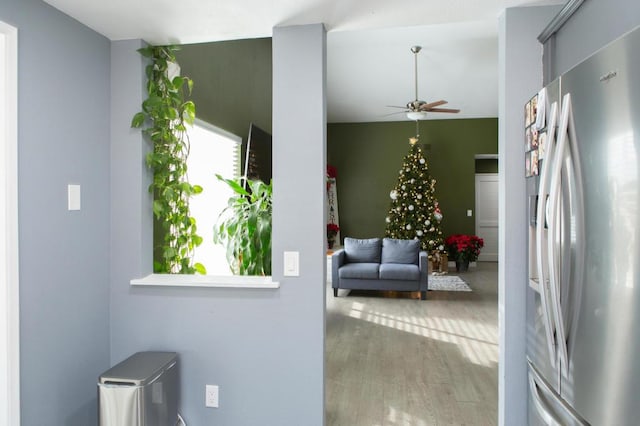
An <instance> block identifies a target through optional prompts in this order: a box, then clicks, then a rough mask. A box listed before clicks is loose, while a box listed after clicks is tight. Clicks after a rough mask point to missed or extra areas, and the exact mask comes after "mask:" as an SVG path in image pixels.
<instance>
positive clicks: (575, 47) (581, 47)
mask: <svg viewBox="0 0 640 426" xmlns="http://www.w3.org/2000/svg"><path fill="white" fill-rule="evenodd" d="M638 25H640V1H638V0H587V1H585V2H584V3H583V4H582V6H580V8H579V9H578V10H577V11H576V13H575V14H574V15H573V16H572V17H571V18H570V19H569V20H568V21H567V22H566V23H565V24H564V26H563V27H562V28H560V30H559V31H558V32H557V33H556V35H555V43H554V44H555V47H554V48H553V50H552V51H551V56H550V58H549V60H550V62H551V70H552V74H553V75H552V79H553V78H555V77H558V76H559V75H561V74H563V73H565V72H566V71H568V70H569V69H571V68H572V67H573V66H575V65H576V64H578V63H580V62H582V61H583V60H584V59H586V58H587V57H589V56H590V55H591V54H592V53H594V52H595V51H597V50H598V49H600V48H601V47H603V46H605V45H606V44H608V43H610V42H611V41H613V40H615V39H616V38H618V37H620V36H621V35H622V34H624V33H626V32H628V31H630V30H632V29H633V28H635V27H637V26H638ZM545 48H549V47H548V46H545Z"/></svg>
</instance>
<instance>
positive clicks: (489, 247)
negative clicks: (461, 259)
mask: <svg viewBox="0 0 640 426" xmlns="http://www.w3.org/2000/svg"><path fill="white" fill-rule="evenodd" d="M476 235H478V236H479V237H480V238H482V239H483V240H484V248H483V249H482V250H481V251H480V256H479V257H478V260H479V261H481V262H497V261H498V174H497V173H477V174H476Z"/></svg>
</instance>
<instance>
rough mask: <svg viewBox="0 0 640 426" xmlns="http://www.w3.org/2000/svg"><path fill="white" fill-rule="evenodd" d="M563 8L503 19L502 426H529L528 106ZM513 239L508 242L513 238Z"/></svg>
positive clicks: (523, 11)
mask: <svg viewBox="0 0 640 426" xmlns="http://www.w3.org/2000/svg"><path fill="white" fill-rule="evenodd" d="M558 9H559V7H558V6H545V7H523V8H510V9H506V10H505V11H504V12H503V14H502V15H500V18H499V27H498V28H499V29H498V38H499V51H498V55H499V56H498V64H499V68H498V72H499V99H498V102H499V105H498V107H499V118H498V157H499V161H498V169H499V174H500V183H499V197H500V199H499V209H500V212H499V222H500V230H499V241H500V242H499V244H500V254H499V270H498V281H499V291H498V310H499V335H500V358H499V368H498V375H499V376H498V386H499V402H498V410H499V424H500V425H504V426H509V425H522V424H525V423H526V413H527V367H526V359H525V332H526V324H525V320H526V312H525V311H526V310H525V302H526V289H527V285H528V278H527V236H526V230H527V223H528V221H527V209H526V201H527V200H526V189H525V177H524V142H523V141H524V114H523V111H524V105H525V103H526V102H527V100H528V99H530V98H531V97H532V96H533V95H534V94H535V93H537V92H538V90H540V88H541V87H542V45H540V43H538V40H537V39H536V37H537V36H538V34H539V33H540V32H541V31H542V29H543V28H544V27H545V26H546V25H547V24H548V23H549V21H550V20H551V19H552V18H553V16H555V14H556V13H557V10H558ZM507 236H508V238H507Z"/></svg>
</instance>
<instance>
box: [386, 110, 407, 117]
mask: <svg viewBox="0 0 640 426" xmlns="http://www.w3.org/2000/svg"><path fill="white" fill-rule="evenodd" d="M407 112H409V111H398V112H391V113H389V114H384V115H381V116H380V117H389V116H390V115H396V114H406V113H407Z"/></svg>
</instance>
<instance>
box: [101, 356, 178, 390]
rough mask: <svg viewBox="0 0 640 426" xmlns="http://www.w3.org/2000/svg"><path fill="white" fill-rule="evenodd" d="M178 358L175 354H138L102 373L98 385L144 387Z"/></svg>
mask: <svg viewBox="0 0 640 426" xmlns="http://www.w3.org/2000/svg"><path fill="white" fill-rule="evenodd" d="M177 358H178V354H177V353H175V352H138V353H135V354H133V355H131V356H130V357H129V358H127V359H125V360H124V361H122V362H121V363H119V364H117V365H114V366H113V367H111V368H110V369H109V370H107V371H105V372H104V373H102V375H101V376H100V383H102V384H105V383H108V382H117V383H121V384H130V385H133V386H144V385H145V384H147V382H149V381H150V380H153V379H154V378H156V377H157V376H158V374H160V373H161V372H162V371H163V370H165V369H168V368H170V367H171V366H172V365H173V364H174V363H175V362H174V361H176V360H177Z"/></svg>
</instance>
